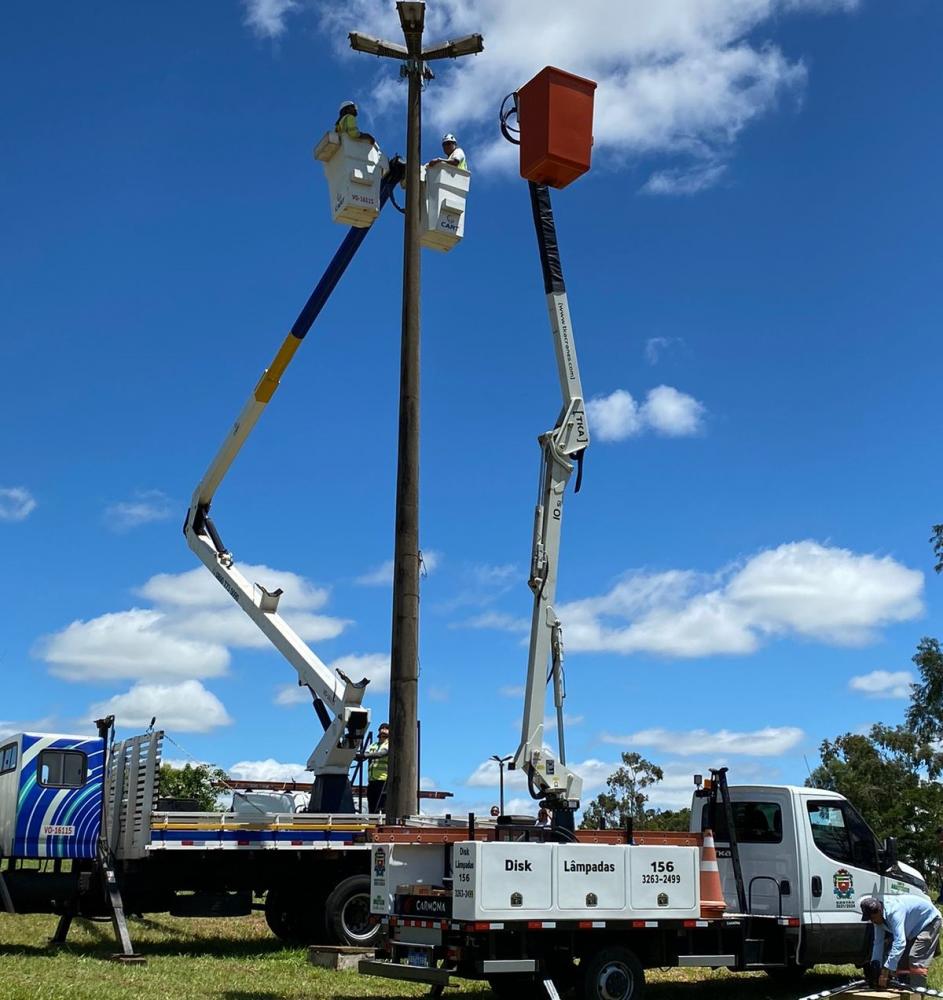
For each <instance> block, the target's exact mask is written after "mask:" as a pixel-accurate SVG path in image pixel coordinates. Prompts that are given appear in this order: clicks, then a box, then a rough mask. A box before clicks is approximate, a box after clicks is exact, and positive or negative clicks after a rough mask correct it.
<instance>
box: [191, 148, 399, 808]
mask: <svg viewBox="0 0 943 1000" xmlns="http://www.w3.org/2000/svg"><path fill="white" fill-rule="evenodd" d="M404 176H405V163H404V162H403V161H402V160H401V159H399V158H398V157H394V158H393V159H392V160H391V161H390V167H389V170H388V171H387V173H386V174H385V176H384V177H383V179H382V181H381V184H380V208H381V210H382V208H383V206H384V205H385V204H386V202H387V201H388V200H389V198H390V196H391V195H392V192H393V190H394V188H395V187H396V185H397V184H399V183H400V181H401V180H402V179H403V177H404ZM371 228H372V226H371V227H369V228H355V227H351V229H350V230H349V232H348V233H347V235H346V236H345V237H344V240H343V242H342V243H341V245H340V247H339V248H338V250H337V252H336V253H335V254H334V257H333V258H332V260H331V262H330V264H328V266H327V270H326V271H325V272H324V274H323V275H322V277H321V280H320V281H319V282H318V284H317V287H316V288H315V289H314V291H313V292H312V293H311V296H310V298H309V299H308V301H307V302H306V303H305V306H304V308H303V309H302V310H301V312H300V313H299V315H298V318H297V319H296V320H295V322H294V323H293V324H292V327H291V330H290V331H289V333H288V336H287V337H285V339H284V341H283V342H282V345H281V347H279V349H278V352H277V353H276V355H275V357H274V359H273V360H272V363H271V364H270V365H269V366H268V368H266V369H265V371H264V372H263V373H262V376H261V378H260V379H259V382H258V384H257V385H256V387H255V389H254V390H253V392H252V395H251V396H250V397H249V400H248V402H247V403H246V404H245V406H244V407H243V408H242V412H241V413H240V414H239V416H238V417H237V418H236V422H235V423H234V424H233V426H232V430H231V431H230V432H229V434H228V436H227V437H226V440H225V441H224V442H223V444H222V446H221V447H220V449H219V451H218V452H217V454H216V457H215V458H214V459H213V461H212V462H211V463H210V466H209V468H208V469H207V470H206V473H205V474H204V476H203V478H202V479H201V480H200V483H199V485H198V486H197V488H196V490H195V491H194V493H193V498H192V500H191V501H190V508H189V510H188V511H187V517H186V520H185V521H184V525H183V533H184V535H185V536H186V539H187V544H188V545H189V546H190V548H191V549H193V551H194V552H195V553H196V554H197V556H199V558H200V560H201V561H202V562H203V563H204V565H205V566H206V567H207V568H208V569H209V571H210V572H211V573H212V574H213V576H215V577H216V579H217V580H219V582H220V583H221V584H222V586H223V588H224V589H225V590H226V592H227V593H228V594H229V595H230V596H231V597H232V598H233V599H234V600H235V601H236V603H237V604H238V605H239V607H240V608H242V610H243V611H244V612H245V613H246V614H247V615H248V616H249V617H250V618H251V619H252V621H253V622H255V624H256V625H257V626H258V627H259V629H261V631H262V632H263V633H264V634H265V636H266V637H267V638H268V639H269V641H270V642H271V643H272V644H273V645H274V646H275V648H276V649H277V650H278V651H279V652H280V653H281V654H282V655H283V656H284V657H285V659H286V660H288V662H289V663H290V664H291V665H292V667H294V669H295V671H296V672H297V674H298V683H299V684H301V685H303V686H305V687H307V688H308V689H309V690H310V692H311V695H312V699H313V702H314V710H315V712H316V713H317V716H318V719H319V720H320V722H321V725H322V726H323V727H324V735H323V736H322V738H321V740H320V742H319V743H318V745H317V746H316V747H315V748H314V750H313V751H312V753H311V756H310V757H309V758H308V763H307V768H308V770H310V771H313V772H314V775H315V780H314V790H313V791H312V793H311V799H310V801H309V804H308V811H309V812H317V813H325V812H353V811H354V800H353V793H352V790H351V785H350V776H349V772H350V766H351V764H352V763H353V761H354V759H355V758H356V756H357V754H358V752H359V751H360V747H361V743H362V740H363V736H364V734H365V733H366V731H367V729H368V727H369V724H370V712H369V710H368V709H366V708H363V707H362V705H361V702H362V701H363V696H364V691H365V690H366V687H367V683H368V679H367V678H364V679H363V680H361V681H353V680H351V679H350V678H349V677H347V676H346V675H345V674H343V673H342V672H341V671H340V670H337V671H335V672H333V673H332V672H331V670H329V669H328V667H327V666H326V665H325V664H324V662H323V661H322V660H321V659H320V658H319V657H318V656H316V655H315V653H314V652H313V651H312V650H311V649H310V648H309V647H308V645H307V643H306V642H305V641H304V640H303V639H302V638H301V637H300V636H299V635H298V634H297V633H296V632H295V631H294V630H293V629H292V628H291V627H290V626H289V625H288V623H287V622H286V621H285V620H284V619H283V618H282V617H281V616H280V615H279V614H278V601H279V598H280V597H281V596H282V591H281V590H275V591H269V590H266V589H265V587H263V586H262V585H261V584H259V583H255V584H253V583H250V582H249V580H247V579H246V577H245V576H243V575H242V573H240V572H239V570H238V569H236V567H235V564H234V561H233V555H232V552H230V550H229V549H228V548H227V547H226V546H225V545H224V544H223V540H222V538H221V536H220V533H219V530H218V528H217V527H216V525H215V524H214V522H213V520H212V518H211V517H210V505H211V504H212V502H213V497H214V495H215V493H216V491H217V489H219V486H220V483H222V481H223V478H224V476H225V475H226V473H227V472H228V471H229V468H230V466H231V465H232V463H233V462H234V461H235V458H236V456H237V455H238V454H239V451H240V449H241V448H242V446H243V445H244V444H245V443H246V439H247V438H248V437H249V435H250V434H251V433H252V429H253V428H254V427H255V425H256V423H257V422H258V420H259V417H261V415H262V411H263V410H264V409H265V407H266V406H267V405H268V403H269V401H270V400H271V398H272V396H273V395H274V394H275V390H276V389H277V388H278V385H279V380H280V379H281V377H282V375H284V373H285V370H286V369H287V368H288V365H289V364H290V363H291V360H292V358H293V357H294V355H295V352H296V351H297V350H298V348H299V347H300V346H301V342H302V341H303V340H304V338H305V335H306V334H307V333H308V331H309V330H310V329H311V327H312V325H313V323H314V321H315V320H316V319H317V317H318V315H319V314H320V312H321V310H322V309H323V308H324V305H325V303H326V302H327V300H328V298H329V297H330V295H331V293H332V292H333V291H334V289H335V287H336V286H337V283H338V281H340V279H341V276H342V275H343V274H344V272H345V271H346V269H347V266H348V264H350V262H351V260H352V259H353V257H354V254H355V253H356V252H357V250H358V249H359V247H360V245H361V243H363V241H364V239H365V238H366V235H367V233H368V232H369V231H370V229H371Z"/></svg>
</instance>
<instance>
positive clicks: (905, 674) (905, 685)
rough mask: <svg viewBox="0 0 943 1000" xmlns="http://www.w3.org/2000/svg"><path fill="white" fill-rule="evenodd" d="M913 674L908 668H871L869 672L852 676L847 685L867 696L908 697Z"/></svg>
mask: <svg viewBox="0 0 943 1000" xmlns="http://www.w3.org/2000/svg"><path fill="white" fill-rule="evenodd" d="M913 682H914V677H913V674H912V673H910V671H908V670H896V671H890V670H872V671H871V673H870V674H861V675H860V676H858V677H852V678H851V680H850V681H849V682H848V686H849V687H850V688H851V690H852V691H860V692H861V693H862V694H865V695H867V696H868V697H869V698H909V697H910V686H911V685H912V684H913Z"/></svg>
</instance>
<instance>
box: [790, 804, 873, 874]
mask: <svg viewBox="0 0 943 1000" xmlns="http://www.w3.org/2000/svg"><path fill="white" fill-rule="evenodd" d="M806 808H807V809H808V813H809V824H810V825H811V827H812V839H813V841H814V842H815V846H816V847H817V848H818V849H819V850H820V851H821V852H822V853H823V854H825V855H827V856H828V857H830V858H831V859H832V860H833V861H840V862H842V863H843V864H846V865H855V866H856V867H858V868H867V869H868V870H869V871H873V872H877V871H880V864H879V848H878V842H877V838H876V837H875V836H874V834H873V833H872V832H871V828H870V827H869V826H868V824H867V823H865V821H864V820H863V819H862V818H861V816H860V815H859V814H858V811H857V810H856V809H855V807H854V806H853V805H852V804H851V803H850V802H842V801H838V800H835V799H828V800H826V801H816V800H811V801H810V802H808V803H807V806H806Z"/></svg>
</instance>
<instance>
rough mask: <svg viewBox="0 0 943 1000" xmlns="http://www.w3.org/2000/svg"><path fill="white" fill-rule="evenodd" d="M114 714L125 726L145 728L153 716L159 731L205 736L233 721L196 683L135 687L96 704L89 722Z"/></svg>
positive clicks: (140, 685)
mask: <svg viewBox="0 0 943 1000" xmlns="http://www.w3.org/2000/svg"><path fill="white" fill-rule="evenodd" d="M106 715H114V716H115V719H116V720H118V722H119V724H120V725H121V726H122V728H124V727H129V726H147V725H148V724H149V723H150V721H151V719H152V718H153V717H155V716H156V718H157V726H158V727H159V728H161V729H171V730H177V731H179V732H189V733H205V732H207V731H209V730H210V729H216V728H217V727H218V726H228V725H230V723H231V722H232V719H231V718H230V717H229V715H228V713H227V712H226V709H225V708H224V707H223V703H222V702H221V701H220V700H219V698H217V697H216V695H215V694H213V693H212V692H211V691H207V690H206V688H205V687H203V685H202V684H201V683H200V682H199V681H192V680H191V681H184V682H183V683H181V684H144V683H141V684H135V685H134V687H132V688H131V690H130V691H126V692H125V693H124V694H116V695H114V696H113V697H111V698H109V699H108V700H107V701H101V702H98V703H97V704H95V705H92V706H91V707H90V708H89V710H88V718H89V719H98V718H102V717H104V716H106Z"/></svg>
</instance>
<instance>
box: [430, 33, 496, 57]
mask: <svg viewBox="0 0 943 1000" xmlns="http://www.w3.org/2000/svg"><path fill="white" fill-rule="evenodd" d="M484 47H485V40H484V39H483V38H482V37H481V35H463V36H462V37H461V38H456V39H453V40H450V41H446V42H437V43H436V44H435V45H429V46H427V47H426V48H424V49H423V50H422V58H423V59H458V58H459V57H460V56H476V55H478V53H479V52H481V51H482V50H483V49H484Z"/></svg>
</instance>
